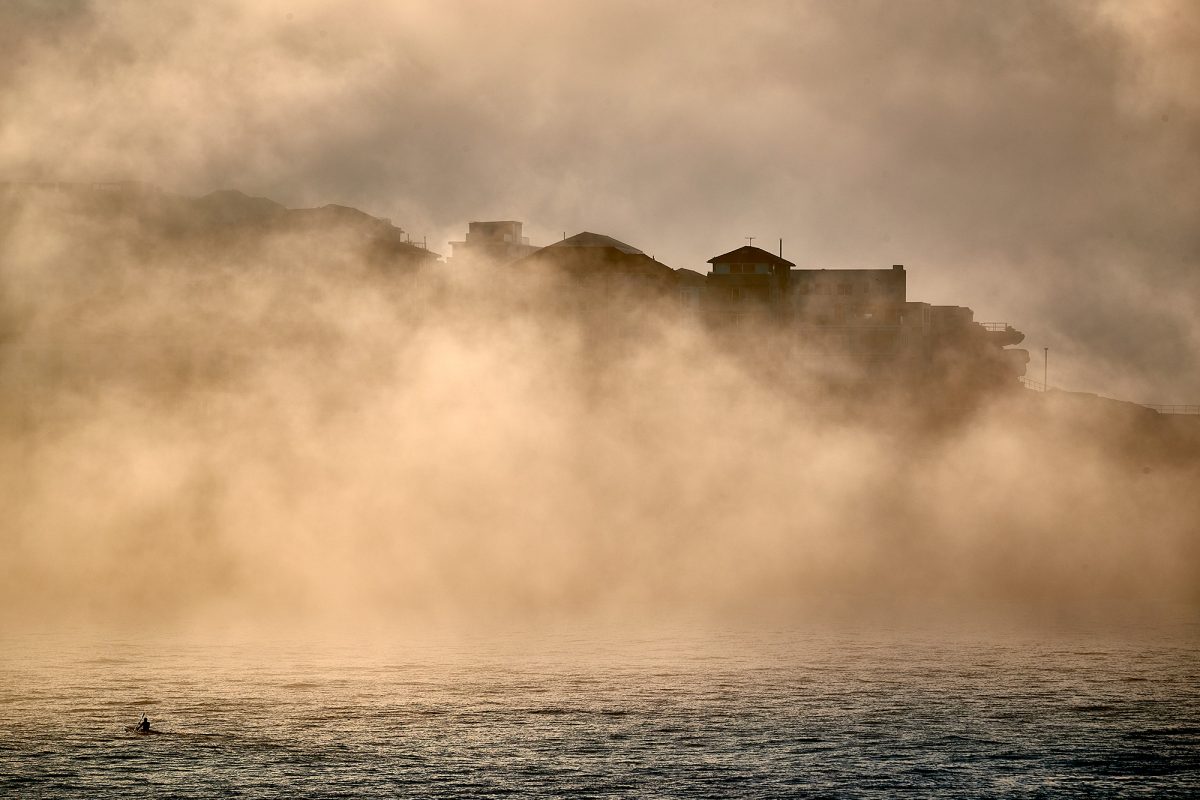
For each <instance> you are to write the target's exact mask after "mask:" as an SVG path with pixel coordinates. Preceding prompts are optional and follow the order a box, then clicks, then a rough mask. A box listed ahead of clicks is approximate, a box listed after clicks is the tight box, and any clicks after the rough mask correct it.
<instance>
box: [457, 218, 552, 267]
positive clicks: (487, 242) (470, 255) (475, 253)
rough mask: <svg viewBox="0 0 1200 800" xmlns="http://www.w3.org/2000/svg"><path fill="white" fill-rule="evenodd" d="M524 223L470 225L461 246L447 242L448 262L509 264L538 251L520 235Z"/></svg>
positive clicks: (503, 221) (491, 222)
mask: <svg viewBox="0 0 1200 800" xmlns="http://www.w3.org/2000/svg"><path fill="white" fill-rule="evenodd" d="M523 227H524V223H521V222H518V221H517V220H511V219H506V220H493V221H488V222H470V223H468V224H467V236H466V238H465V239H463V241H461V242H451V243H450V247H451V253H450V260H451V261H453V262H457V263H463V262H467V261H474V262H477V263H491V264H497V265H503V264H511V263H512V262H513V261H516V260H517V259H519V258H524V257H525V256H527V255H530V254H531V253H535V252H537V251H538V249H539V248H538V247H537V246H536V245H532V244H530V243H529V237H527V236H524V235H522V228H523Z"/></svg>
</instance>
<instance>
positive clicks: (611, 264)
mask: <svg viewBox="0 0 1200 800" xmlns="http://www.w3.org/2000/svg"><path fill="white" fill-rule="evenodd" d="M511 268H512V269H514V270H539V269H542V270H548V271H550V272H551V273H552V274H555V275H559V276H565V277H571V278H579V279H589V280H609V281H614V280H615V281H625V282H635V281H636V282H640V283H642V284H644V285H646V286H656V287H667V286H670V285H672V284H673V281H674V277H675V270H673V269H671V268H670V267H668V266H667V265H666V264H663V263H662V262H660V261H657V260H655V259H654V258H651V257H650V256H648V255H646V254H645V253H643V252H642V251H641V250H639V249H637V248H636V247H634V246H632V245H628V244H625V243H624V242H622V241H619V240H617V239H614V238H613V237H611V236H605V235H604V234H600V233H592V232H591V231H584V232H583V233H577V234H575V235H574V236H571V237H568V238H566V239H563V240H562V241H560V242H555V243H554V244H552V245H549V246H548V247H543V248H541V249H540V250H538V251H537V252H535V253H532V254H531V255H528V256H526V257H525V258H522V259H519V260H517V261H515V262H513V264H512V265H511Z"/></svg>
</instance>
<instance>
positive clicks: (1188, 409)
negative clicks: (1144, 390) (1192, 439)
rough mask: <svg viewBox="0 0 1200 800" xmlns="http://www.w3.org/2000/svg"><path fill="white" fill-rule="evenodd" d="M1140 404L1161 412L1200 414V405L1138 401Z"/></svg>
mask: <svg viewBox="0 0 1200 800" xmlns="http://www.w3.org/2000/svg"><path fill="white" fill-rule="evenodd" d="M1138 405H1140V406H1145V407H1146V408H1152V409H1154V410H1155V411H1157V412H1158V413H1160V414H1200V406H1191V405H1166V406H1163V405H1157V404H1155V403H1138Z"/></svg>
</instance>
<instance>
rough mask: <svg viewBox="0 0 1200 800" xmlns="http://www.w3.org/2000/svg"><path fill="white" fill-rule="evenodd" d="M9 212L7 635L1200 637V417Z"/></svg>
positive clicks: (178, 233) (213, 227) (251, 231)
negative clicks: (928, 625) (46, 629)
mask: <svg viewBox="0 0 1200 800" xmlns="http://www.w3.org/2000/svg"><path fill="white" fill-rule="evenodd" d="M9 211H10V212H11V213H7V214H6V215H5V217H4V226H5V227H4V234H3V238H2V240H0V331H2V335H0V404H2V408H3V413H0V420H3V422H2V423H0V424H2V425H3V426H4V433H3V437H2V440H0V441H2V443H0V482H2V484H3V493H4V496H6V497H8V498H11V500H10V502H9V503H8V504H7V508H6V515H5V517H4V520H3V524H2V526H0V531H2V533H0V536H2V537H3V538H0V547H2V548H3V555H4V557H3V558H2V559H0V620H2V621H3V623H4V624H5V625H6V626H13V627H24V626H51V625H71V624H86V625H92V626H114V627H120V626H122V625H136V626H145V625H150V624H154V625H162V626H167V627H173V626H185V627H186V626H196V625H199V626H209V625H215V626H228V625H236V626H243V627H255V626H258V627H262V628H275V627H287V626H291V625H298V626H316V627H328V628H336V629H346V628H352V627H354V626H356V625H363V626H380V625H382V626H388V625H395V626H416V627H420V626H440V625H448V626H466V627H471V626H483V627H486V626H492V625H498V624H534V625H538V624H547V625H549V624H560V623H562V622H564V621H571V620H592V621H606V622H612V623H616V624H622V623H626V622H628V623H630V624H632V623H635V622H637V623H640V622H643V621H646V620H656V619H672V618H681V619H684V618H686V619H707V620H713V621H722V622H728V621H735V622H736V621H737V620H759V621H761V620H764V619H767V620H770V619H779V620H805V619H820V618H846V617H850V618H856V617H861V618H897V619H905V618H918V619H921V618H929V617H931V616H938V615H946V616H967V617H977V618H989V619H996V618H1002V619H1009V620H1022V621H1046V620H1058V619H1075V618H1103V617H1105V616H1107V615H1122V616H1125V617H1128V616H1134V617H1137V616H1142V617H1147V618H1149V617H1154V616H1156V615H1159V614H1164V613H1171V614H1178V613H1183V614H1185V615H1190V614H1194V613H1195V612H1196V611H1197V610H1200V589H1198V587H1200V581H1198V580H1197V578H1198V577H1200V575H1198V572H1200V570H1198V567H1200V551H1198V544H1197V542H1198V537H1197V533H1198V530H1197V528H1198V525H1200V497H1197V496H1196V493H1195V491H1194V487H1195V486H1196V485H1197V479H1198V478H1200V424H1198V423H1200V419H1195V418H1166V417H1163V416H1160V415H1157V414H1155V413H1154V412H1152V411H1149V410H1147V409H1142V408H1140V407H1136V406H1131V405H1128V404H1119V403H1114V402H1110V401H1103V400H1101V399H1098V398H1089V397H1087V396H1082V395H1071V394H1068V393H1061V392H1051V393H1048V394H1045V395H1042V394H1036V393H1032V392H1028V391H1025V390H1023V389H1020V388H1019V387H1013V388H1012V389H1010V390H1007V391H989V392H976V393H971V394H969V395H964V396H948V395H950V394H953V392H952V390H951V388H950V387H947V386H945V385H939V384H934V385H926V386H921V387H917V389H916V390H914V389H913V387H908V386H906V387H896V386H891V385H887V384H881V383H879V382H875V381H872V380H868V379H866V378H865V377H864V376H863V375H862V374H860V373H859V368H858V366H857V365H855V364H853V363H850V362H848V361H846V362H840V361H838V360H837V358H836V354H834V355H832V356H830V357H829V358H824V359H822V360H820V361H819V362H814V361H811V360H803V359H797V360H795V361H794V362H793V361H786V360H785V361H782V362H781V361H780V360H779V359H780V358H786V357H787V350H786V348H784V347H782V346H775V344H777V343H772V342H770V340H769V337H770V332H769V331H767V330H762V331H751V332H750V334H751V335H750V336H749V338H746V337H742V338H740V339H739V340H738V341H735V342H730V341H725V340H719V339H715V338H714V336H713V335H712V333H711V331H709V330H707V329H706V328H704V327H702V326H699V325H697V324H695V322H694V320H691V319H689V318H688V317H686V316H683V315H680V314H678V313H676V310H675V308H674V307H673V306H671V305H670V304H659V303H656V302H652V301H639V300H638V299H637V298H636V297H635V296H634V295H629V294H616V295H611V296H609V297H607V298H597V299H594V301H593V302H591V303H589V304H585V305H584V306H583V307H581V306H580V304H579V303H578V302H575V301H574V300H572V302H564V297H565V296H570V292H571V289H570V287H564V285H563V284H562V283H561V282H560V281H556V280H555V279H554V278H553V277H552V276H551V277H546V276H525V277H522V278H521V279H520V280H514V279H511V276H507V275H505V274H504V273H502V272H498V271H496V270H494V269H492V270H489V269H486V268H481V267H475V268H472V269H461V270H451V269H447V268H446V265H440V264H432V263H428V262H427V261H422V260H419V259H418V261H417V262H415V263H407V262H405V261H404V259H405V258H406V255H405V254H407V252H408V251H407V250H404V248H398V249H397V250H396V251H395V252H394V253H393V252H384V253H382V254H381V252H380V251H379V250H378V249H377V247H376V243H375V239H374V238H372V237H364V236H363V235H362V229H361V227H360V226H359V224H358V223H357V222H356V223H352V224H347V223H346V220H345V215H338V216H337V218H336V219H334V220H322V221H319V222H316V223H312V222H311V220H310V221H307V222H305V223H304V224H303V225H301V226H300V227H296V226H294V225H291V224H290V223H289V224H287V225H281V224H280V223H279V221H278V219H276V216H277V215H276V214H274V213H273V214H271V215H267V217H263V218H261V219H257V221H255V222H253V223H249V224H246V225H241V224H232V223H230V221H229V220H227V219H225V218H221V219H220V221H219V223H206V224H204V225H197V226H193V227H187V226H184V227H180V226H179V225H174V224H165V223H164V222H163V218H158V217H154V216H153V215H149V216H148V215H147V214H146V213H145V210H144V209H133V210H131V209H128V208H126V209H117V210H111V209H110V210H109V211H105V212H103V213H98V212H96V210H95V209H91V210H86V211H80V210H79V209H78V208H77V207H73V206H69V207H66V208H64V207H63V206H62V205H61V204H50V205H38V204H33V205H30V204H24V205H22V206H21V208H20V209H17V208H16V207H13V208H10V209H9ZM166 218H171V219H173V217H171V216H170V215H167V217H166ZM360 222H361V221H360ZM398 244H399V243H398ZM398 254H399V255H398ZM564 293H565V294H564ZM575 299H577V298H575ZM963 301H964V302H968V303H969V302H970V301H971V298H963Z"/></svg>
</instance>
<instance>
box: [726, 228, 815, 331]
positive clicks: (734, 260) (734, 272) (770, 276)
mask: <svg viewBox="0 0 1200 800" xmlns="http://www.w3.org/2000/svg"><path fill="white" fill-rule="evenodd" d="M708 263H709V264H712V272H710V273H709V274H708V280H709V284H710V286H709V293H710V298H709V299H710V305H711V306H712V307H713V308H714V310H716V312H717V314H716V318H717V319H718V320H723V321H727V322H734V323H738V322H740V321H742V320H744V319H746V318H748V317H754V316H764V315H777V313H778V311H779V308H780V302H779V301H780V298H782V297H783V295H784V293H785V292H786V290H787V282H788V271H789V270H790V269H791V268H792V267H794V266H796V265H795V264H793V263H792V262H791V261H788V260H787V259H785V258H781V257H780V256H777V255H775V254H774V253H770V252H767V251H766V250H763V249H762V248H761V247H753V246H750V245H745V246H743V247H739V248H738V249H736V250H730V251H729V252H728V253H722V254H721V255H719V256H713V257H712V258H710V259H709V260H708Z"/></svg>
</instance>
